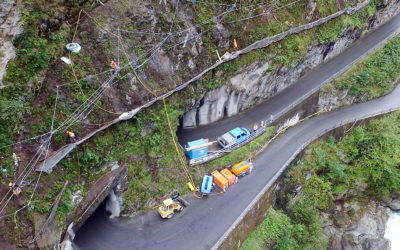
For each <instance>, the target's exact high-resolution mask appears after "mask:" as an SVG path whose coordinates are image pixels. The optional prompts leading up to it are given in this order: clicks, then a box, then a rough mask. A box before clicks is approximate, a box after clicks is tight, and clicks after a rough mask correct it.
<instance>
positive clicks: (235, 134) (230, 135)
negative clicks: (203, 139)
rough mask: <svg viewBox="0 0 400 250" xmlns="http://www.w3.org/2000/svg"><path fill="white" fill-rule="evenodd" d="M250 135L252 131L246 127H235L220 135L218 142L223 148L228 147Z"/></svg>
mask: <svg viewBox="0 0 400 250" xmlns="http://www.w3.org/2000/svg"><path fill="white" fill-rule="evenodd" d="M249 135H250V132H249V131H248V130H247V129H245V128H239V127H238V128H234V129H232V130H231V131H229V132H227V133H225V134H223V135H221V136H220V137H218V144H219V145H220V146H221V147H222V148H227V147H229V146H231V145H233V144H235V143H240V142H242V141H244V140H245V139H246V138H247V137H248V136H249Z"/></svg>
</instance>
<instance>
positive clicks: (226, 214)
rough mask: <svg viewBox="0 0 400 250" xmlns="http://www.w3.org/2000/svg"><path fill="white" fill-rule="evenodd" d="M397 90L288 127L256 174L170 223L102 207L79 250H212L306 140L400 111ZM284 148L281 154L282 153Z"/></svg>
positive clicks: (261, 158)
mask: <svg viewBox="0 0 400 250" xmlns="http://www.w3.org/2000/svg"><path fill="white" fill-rule="evenodd" d="M399 97H400V87H397V88H396V89H395V90H394V91H393V92H392V93H391V94H389V95H387V96H385V97H382V98H380V99H377V100H374V101H371V102H368V103H364V104H359V105H355V106H352V107H349V108H347V109H343V110H340V111H336V112H332V113H326V114H324V115H321V116H318V117H316V118H314V119H311V120H307V121H305V122H303V123H301V124H299V125H298V126H296V127H293V128H291V129H289V130H288V131H287V132H285V133H284V134H282V135H281V136H279V137H278V138H277V139H276V140H275V141H274V142H272V143H271V144H270V145H269V146H268V147H267V149H266V150H265V151H263V152H262V153H261V154H260V155H258V157H257V158H256V159H255V161H254V171H253V173H252V174H250V175H247V176H245V177H243V178H241V179H240V180H239V183H238V184H236V185H233V186H231V187H229V188H228V190H227V192H226V193H224V194H223V195H212V196H209V197H207V198H204V199H196V198H194V197H190V198H189V199H188V200H189V202H190V204H191V205H190V206H189V207H188V208H186V209H185V210H184V211H183V212H182V213H180V214H177V215H175V217H174V218H173V219H171V220H162V219H161V218H160V216H158V214H157V212H156V210H153V211H150V212H149V213H146V214H145V215H142V216H138V217H135V218H133V219H109V218H108V217H107V216H106V215H105V213H104V212H103V211H102V209H99V210H98V211H97V212H96V213H94V214H93V215H92V217H91V218H89V220H88V221H87V222H86V224H85V225H84V226H83V227H82V228H81V229H80V230H79V231H78V232H77V235H76V238H75V243H76V244H77V245H78V246H79V247H80V248H81V249H96V250H99V249H152V250H153V249H210V248H211V247H212V246H213V245H214V244H215V243H216V242H217V241H218V239H219V238H220V237H221V236H222V235H223V234H224V233H225V232H226V231H227V230H228V228H229V227H230V226H231V225H232V224H233V222H234V221H235V220H236V218H238V217H239V215H240V214H241V213H242V211H243V210H244V209H245V208H246V207H247V206H248V204H250V203H251V201H252V200H253V199H254V197H256V196H257V194H258V193H259V192H260V190H262V189H263V188H264V187H265V186H266V185H267V184H268V182H269V181H270V180H271V179H272V178H273V177H274V176H275V174H276V173H278V172H279V171H280V170H281V169H282V168H283V166H285V165H286V164H287V163H288V159H291V158H292V157H294V155H296V154H297V153H298V151H299V149H301V148H302V147H304V145H305V144H307V143H308V142H309V141H310V140H313V139H316V138H318V137H319V136H320V134H321V133H323V132H324V131H326V130H327V129H330V128H333V127H336V126H338V125H339V124H343V123H349V122H353V121H354V120H355V119H360V118H365V117H369V116H373V115H377V114H380V113H383V112H387V111H389V110H392V109H399V108H400V98H399ZM283 148H284V149H285V150H282V149H283Z"/></svg>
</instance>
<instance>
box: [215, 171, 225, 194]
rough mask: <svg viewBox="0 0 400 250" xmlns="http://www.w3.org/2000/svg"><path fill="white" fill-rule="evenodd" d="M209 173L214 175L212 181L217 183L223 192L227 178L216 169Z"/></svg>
mask: <svg viewBox="0 0 400 250" xmlns="http://www.w3.org/2000/svg"><path fill="white" fill-rule="evenodd" d="M211 175H212V176H213V177H214V183H215V184H217V185H218V186H219V187H220V188H221V189H222V191H223V192H225V191H226V189H227V188H228V186H229V184H228V180H227V179H226V178H225V177H224V176H223V175H222V174H221V173H220V172H218V170H215V171H214V172H212V173H211Z"/></svg>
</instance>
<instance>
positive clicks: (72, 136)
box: [65, 130, 75, 140]
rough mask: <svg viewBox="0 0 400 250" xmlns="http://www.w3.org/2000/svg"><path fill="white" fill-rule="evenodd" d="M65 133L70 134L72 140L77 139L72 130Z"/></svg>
mask: <svg viewBox="0 0 400 250" xmlns="http://www.w3.org/2000/svg"><path fill="white" fill-rule="evenodd" d="M65 134H66V135H68V136H69V138H71V139H72V140H74V139H75V134H74V132H71V131H68V130H67V131H65Z"/></svg>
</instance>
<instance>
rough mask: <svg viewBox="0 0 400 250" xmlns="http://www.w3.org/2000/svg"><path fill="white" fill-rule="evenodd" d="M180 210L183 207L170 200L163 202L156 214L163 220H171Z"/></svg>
mask: <svg viewBox="0 0 400 250" xmlns="http://www.w3.org/2000/svg"><path fill="white" fill-rule="evenodd" d="M182 210H183V207H182V206H181V205H180V204H179V203H177V202H175V201H174V200H172V199H171V198H169V199H166V200H164V201H163V203H162V205H161V206H159V207H158V213H159V214H160V216H161V218H163V219H165V218H167V219H171V218H172V217H173V216H174V214H175V213H176V212H180V211H182Z"/></svg>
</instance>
